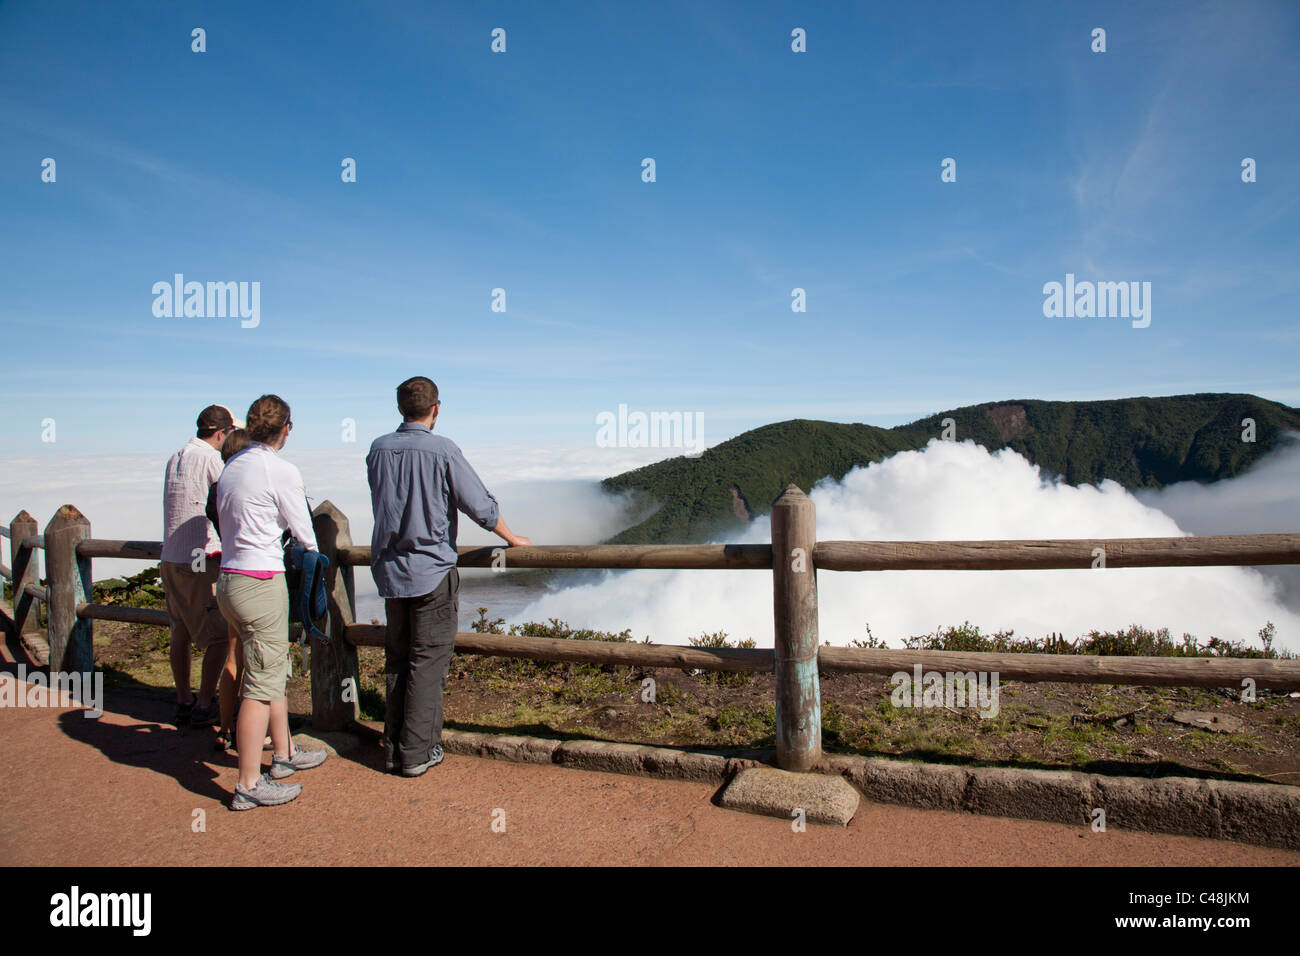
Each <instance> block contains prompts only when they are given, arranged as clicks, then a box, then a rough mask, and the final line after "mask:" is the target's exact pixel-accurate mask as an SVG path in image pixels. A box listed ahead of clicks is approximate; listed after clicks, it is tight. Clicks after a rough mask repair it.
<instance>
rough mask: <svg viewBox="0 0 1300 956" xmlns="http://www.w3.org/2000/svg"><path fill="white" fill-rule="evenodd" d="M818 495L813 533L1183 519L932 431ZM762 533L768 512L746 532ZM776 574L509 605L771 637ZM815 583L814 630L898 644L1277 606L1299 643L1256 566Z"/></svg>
mask: <svg viewBox="0 0 1300 956" xmlns="http://www.w3.org/2000/svg"><path fill="white" fill-rule="evenodd" d="M1292 474H1294V469H1293V471H1292ZM1241 480H1243V479H1237V481H1241ZM1235 485H1236V482H1234V481H1226V482H1219V483H1217V484H1216V485H1215V486H1213V489H1212V490H1211V495H1213V496H1215V500H1216V501H1217V500H1218V498H1219V497H1224V498H1227V497H1229V496H1236V495H1238V494H1240V493H1239V492H1238V491H1237V490H1236V489H1235V487H1234V486H1235ZM1297 487H1298V486H1297V484H1296V483H1295V481H1294V479H1293V480H1292V482H1291V485H1290V488H1291V491H1290V494H1289V496H1287V495H1286V494H1285V492H1283V491H1282V490H1281V487H1280V483H1278V485H1277V490H1278V491H1279V492H1280V493H1281V494H1282V498H1283V500H1284V501H1285V502H1286V504H1287V506H1288V507H1289V508H1290V509H1291V511H1292V513H1294V509H1295V507H1296V504H1297V501H1300V495H1298V493H1297V492H1296V490H1295V489H1296V488H1297ZM811 497H812V499H813V501H814V503H815V504H816V506H817V535H818V538H819V539H822V540H832V539H843V540H852V539H858V540H909V539H911V540H961V539H967V540H970V539H986V538H1086V537H1145V536H1178V535H1182V534H1184V533H1186V532H1185V531H1184V530H1182V529H1180V527H1179V525H1178V523H1177V522H1176V521H1175V520H1174V518H1172V517H1170V516H1169V515H1167V514H1165V513H1163V512H1161V511H1159V510H1157V509H1156V508H1154V507H1150V506H1148V505H1147V504H1144V503H1143V502H1142V501H1140V500H1139V499H1138V498H1136V497H1134V496H1133V495H1132V494H1130V493H1129V492H1127V491H1126V490H1125V489H1124V488H1123V487H1121V486H1120V485H1118V484H1116V483H1115V482H1113V481H1104V482H1102V483H1101V484H1100V486H1088V485H1085V486H1080V487H1074V486H1070V485H1066V484H1060V483H1055V482H1051V481H1047V480H1044V479H1043V478H1042V477H1041V476H1040V474H1039V471H1038V469H1037V468H1036V467H1035V466H1033V465H1031V464H1030V463H1029V462H1028V461H1026V460H1025V459H1024V458H1023V457H1021V456H1020V455H1018V454H1016V453H1015V452H1012V451H1009V450H1004V451H1000V452H996V453H993V454H990V453H989V452H988V451H987V449H985V448H982V447H979V446H976V445H974V444H973V443H970V442H966V443H962V444H956V443H951V442H941V441H938V440H934V441H932V442H931V443H930V444H929V445H928V446H927V447H926V448H925V449H924V450H921V451H910V452H902V453H900V454H897V455H894V456H893V457H892V458H890V459H888V460H886V461H884V462H882V463H879V464H874V465H871V466H869V467H867V468H861V469H855V470H854V471H852V472H850V473H849V474H848V475H846V476H845V478H844V481H843V482H842V483H838V482H829V481H828V482H822V483H821V484H819V485H818V486H817V487H816V488H815V489H814V490H813V491H812V493H811ZM1207 507H1209V505H1207ZM1263 520H1264V519H1263V517H1262V516H1261V521H1263ZM1283 523H1287V522H1283ZM1290 524H1292V525H1294V522H1290ZM1267 526H1268V527H1270V529H1271V530H1290V529H1288V528H1281V527H1278V526H1276V525H1267ZM1257 530H1264V528H1263V527H1261V528H1259V529H1257ZM768 539H769V526H768V523H767V520H766V519H761V520H759V521H756V522H755V523H754V525H753V526H752V527H751V528H750V529H749V530H748V533H747V534H746V535H744V538H743V540H746V541H752V542H763V541H767V540H768ZM771 587H772V584H771V576H770V575H768V574H765V573H762V572H756V571H718V572H711V571H628V572H618V573H610V574H608V575H606V576H605V577H604V579H603V580H601V581H600V582H599V583H596V584H592V585H586V586H581V587H574V588H570V589H566V590H560V591H556V592H553V593H550V594H547V595H546V596H544V597H543V598H541V599H540V600H538V601H537V602H535V603H533V604H532V605H530V606H528V607H527V608H525V609H524V610H523V611H522V612H521V613H520V614H519V615H517V616H518V617H519V618H520V619H533V620H541V619H546V618H551V617H557V618H560V619H561V620H566V621H568V622H569V623H570V624H573V625H575V626H578V625H581V626H589V627H597V628H601V629H605V630H614V631H619V630H622V629H624V628H627V627H630V628H631V629H632V631H633V633H634V634H635V635H636V636H638V637H641V636H643V635H647V634H648V635H650V636H651V637H652V639H653V640H655V641H658V642H662V643H685V642H686V640H687V639H689V638H690V637H693V636H696V635H699V634H700V633H702V632H706V631H708V632H712V631H718V630H723V631H726V632H727V633H728V634H730V635H731V636H732V637H735V638H743V637H753V638H754V639H755V640H756V641H757V642H758V643H759V645H760V646H768V647H770V646H771V644H772V595H771ZM818 588H819V595H818V604H819V614H820V626H821V638H822V640H824V641H830V642H831V643H833V644H845V643H847V642H848V641H849V640H850V639H853V638H860V637H862V636H864V633H865V632H864V624H867V623H869V624H870V625H871V629H872V632H873V633H874V634H875V636H876V637H878V638H884V639H886V640H888V641H889V643H890V644H891V645H893V646H899V644H900V643H901V639H902V638H903V637H905V636H908V635H912V634H921V633H927V632H930V631H933V630H934V629H935V628H936V627H938V626H940V625H945V626H946V625H955V624H960V623H962V622H963V621H965V620H969V621H971V623H973V624H978V625H980V627H981V628H982V629H984V630H985V631H986V632H988V631H994V630H1000V629H1007V628H1013V629H1014V630H1015V632H1016V634H1017V635H1018V636H1020V637H1030V636H1033V637H1039V636H1042V635H1044V634H1046V633H1048V632H1050V631H1058V632H1063V633H1064V634H1065V635H1066V637H1068V638H1074V637H1077V636H1079V635H1081V634H1083V633H1086V632H1087V631H1089V630H1092V629H1094V628H1096V629H1099V630H1115V629H1119V628H1123V627H1126V626H1127V625H1129V624H1132V623H1138V624H1142V625H1144V626H1146V627H1150V628H1152V629H1155V628H1159V627H1168V628H1169V630H1170V632H1171V633H1172V634H1173V636H1174V637H1175V638H1177V637H1179V636H1180V635H1181V634H1182V633H1183V632H1184V631H1186V632H1189V633H1192V634H1194V635H1196V636H1197V637H1198V638H1199V639H1200V640H1202V641H1204V640H1206V639H1208V638H1209V637H1210V636H1211V635H1215V636H1218V637H1222V638H1229V639H1233V640H1243V639H1244V640H1248V641H1250V642H1251V643H1252V644H1254V643H1255V641H1256V632H1257V631H1258V630H1259V628H1260V627H1262V626H1263V624H1264V622H1265V621H1266V620H1271V621H1273V623H1274V624H1275V625H1276V626H1277V633H1278V637H1277V646H1279V647H1289V648H1291V649H1300V615H1298V614H1297V613H1296V611H1295V610H1292V609H1288V608H1286V607H1284V606H1283V605H1282V603H1281V601H1280V600H1279V594H1280V589H1279V586H1278V585H1277V583H1276V582H1275V581H1273V580H1271V579H1269V578H1266V577H1264V576H1262V575H1261V574H1259V573H1258V572H1257V571H1255V570H1253V569H1250V568H1233V567H1228V568H1134V569H1110V570H1070V571H894V572H853V573H851V572H838V573H837V572H821V573H820V574H819V575H818Z"/></svg>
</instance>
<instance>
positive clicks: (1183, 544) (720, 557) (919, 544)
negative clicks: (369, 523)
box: [22, 534, 1300, 571]
mask: <svg viewBox="0 0 1300 956" xmlns="http://www.w3.org/2000/svg"><path fill="white" fill-rule="evenodd" d="M22 544H23V545H24V546H31V547H42V546H43V544H42V539H41V537H40V536H39V535H36V536H34V537H31V538H27V539H25V540H24V541H23V542H22ZM1097 548H1101V549H1102V550H1103V551H1104V553H1105V566H1106V567H1107V568H1155V567H1196V566H1220V565H1246V566H1250V565H1269V564H1300V534H1221V535H1194V536H1187V537H1180V538H1078V539H1058V540H1024V541H1018V540H1008V541H819V542H817V545H816V546H815V548H814V549H813V563H814V564H815V565H816V567H818V568H821V569H825V570H827V571H944V570H949V571H963V570H965V571H980V570H983V571H997V570H1016V569H1019V570H1048V569H1065V568H1091V567H1093V565H1094V563H1095V562H1096V560H1097V555H1096V554H1095V553H1094V551H1095V550H1096V549H1097ZM457 551H458V552H459V560H458V561H457V566H458V567H462V568H491V567H492V566H493V561H494V559H497V558H496V556H497V554H498V552H500V553H501V555H503V558H502V559H497V560H504V562H505V566H506V567H510V568H591V569H605V570H616V569H623V568H659V569H752V570H771V567H772V547H771V545H767V544H644V545H634V544H629V545H614V544H596V545H533V546H529V547H526V548H506V547H504V546H502V547H493V546H477V545H476V546H468V545H466V546H462V547H460V548H458V549H457ZM77 554H78V555H80V556H81V557H85V558H136V559H143V560H153V561H156V560H158V559H159V558H160V557H161V554H162V542H161V541H115V540H109V539H105V538H87V539H86V540H84V541H82V542H80V543H79V544H78V545H77ZM338 556H339V562H340V563H341V564H344V565H351V566H354V567H356V566H360V567H367V566H369V564H370V548H369V547H367V546H365V545H351V546H348V547H343V548H339V550H338Z"/></svg>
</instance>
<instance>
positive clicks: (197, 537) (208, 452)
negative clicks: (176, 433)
mask: <svg viewBox="0 0 1300 956" xmlns="http://www.w3.org/2000/svg"><path fill="white" fill-rule="evenodd" d="M220 477H221V454H220V453H219V452H218V451H217V450H216V449H215V448H213V447H212V446H211V445H209V444H208V443H207V442H205V441H203V440H202V439H200V438H191V439H190V440H189V441H188V442H186V443H185V447H184V448H182V449H181V450H180V451H178V452H177V453H176V454H174V455H172V456H171V458H169V459H168V460H167V470H166V472H164V474H163V546H162V559H163V560H164V561H175V562H177V563H181V564H189V563H190V562H191V561H193V560H194V557H195V549H196V548H199V549H202V553H203V554H216V553H217V552H218V551H220V550H221V539H220V538H218V537H217V532H216V529H215V528H213V527H212V522H211V521H209V520H208V516H207V513H206V511H205V509H206V507H207V503H208V489H209V488H210V487H212V484H213V483H214V482H215V481H216V480H217V479H218V478H220Z"/></svg>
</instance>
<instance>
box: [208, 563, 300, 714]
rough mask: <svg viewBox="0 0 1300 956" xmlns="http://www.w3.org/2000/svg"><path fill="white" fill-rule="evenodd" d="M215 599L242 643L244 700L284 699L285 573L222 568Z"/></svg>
mask: <svg viewBox="0 0 1300 956" xmlns="http://www.w3.org/2000/svg"><path fill="white" fill-rule="evenodd" d="M217 602H218V603H219V604H220V605H221V611H222V613H223V614H225V616H226V620H228V621H230V624H231V626H232V627H233V628H234V629H235V633H237V634H238V635H239V639H240V641H241V642H243V645H244V683H243V686H242V687H241V689H240V693H241V695H242V696H243V697H244V699H245V700H260V701H266V702H268V703H269V702H271V701H275V700H284V696H285V694H284V688H285V685H286V684H287V683H288V681H289V589H288V588H287V587H286V586H285V583H284V575H283V574H277V575H275V576H274V577H271V578H267V579H266V580H261V579H260V578H250V577H249V576H248V575H247V574H232V573H231V572H229V571H222V572H221V577H219V578H218V579H217Z"/></svg>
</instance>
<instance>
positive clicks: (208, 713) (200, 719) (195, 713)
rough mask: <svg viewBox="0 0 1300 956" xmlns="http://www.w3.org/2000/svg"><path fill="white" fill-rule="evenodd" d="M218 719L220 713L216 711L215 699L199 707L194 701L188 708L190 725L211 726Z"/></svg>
mask: <svg viewBox="0 0 1300 956" xmlns="http://www.w3.org/2000/svg"><path fill="white" fill-rule="evenodd" d="M220 719H221V714H220V713H218V711H217V702H216V701H215V700H214V701H213V702H212V703H210V704H208V706H206V707H200V706H198V704H197V703H196V704H195V705H194V706H193V707H192V708H191V709H190V726H191V727H211V726H212V725H213V724H215V723H216V722H217V721H218V720H220Z"/></svg>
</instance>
